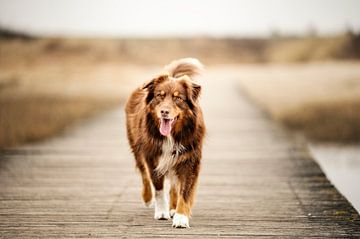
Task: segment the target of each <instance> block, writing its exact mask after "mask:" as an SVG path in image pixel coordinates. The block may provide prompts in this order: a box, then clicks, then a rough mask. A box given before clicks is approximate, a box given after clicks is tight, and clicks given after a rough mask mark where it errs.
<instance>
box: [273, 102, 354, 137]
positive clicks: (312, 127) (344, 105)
mask: <svg viewBox="0 0 360 239" xmlns="http://www.w3.org/2000/svg"><path fill="white" fill-rule="evenodd" d="M279 119H280V121H281V122H282V123H283V124H285V125H286V126H287V127H289V128H290V129H294V130H299V131H301V132H303V133H304V134H305V135H306V136H307V137H308V138H311V139H313V140H316V141H338V142H360V99H354V100H340V101H334V102H331V101H329V102H326V103H325V102H321V103H318V102H314V103H312V104H306V105H303V106H301V107H299V108H296V109H293V110H291V111H289V112H287V113H286V114H283V115H282V116H281V117H280V118H279Z"/></svg>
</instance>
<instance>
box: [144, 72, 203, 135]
mask: <svg viewBox="0 0 360 239" xmlns="http://www.w3.org/2000/svg"><path fill="white" fill-rule="evenodd" d="M144 90H147V97H146V104H147V106H148V109H149V110H150V112H151V114H152V116H153V117H154V118H156V121H157V122H158V127H159V131H160V133H161V134H162V135H163V136H169V135H170V134H171V132H172V130H175V131H179V130H181V126H182V125H183V124H184V120H186V118H188V117H189V116H191V115H193V114H194V109H195V107H197V100H198V97H199V95H200V91H201V86H200V85H198V84H197V83H195V82H193V81H192V80H191V79H190V77H188V76H186V75H184V76H181V77H179V78H173V77H171V76H169V75H161V76H159V77H157V78H155V79H153V80H152V81H150V82H149V83H147V84H146V85H145V86H144Z"/></svg>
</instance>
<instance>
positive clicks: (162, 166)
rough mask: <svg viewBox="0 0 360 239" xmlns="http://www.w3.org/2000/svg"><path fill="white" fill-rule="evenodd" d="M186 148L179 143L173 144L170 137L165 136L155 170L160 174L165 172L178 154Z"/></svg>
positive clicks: (171, 166)
mask: <svg viewBox="0 0 360 239" xmlns="http://www.w3.org/2000/svg"><path fill="white" fill-rule="evenodd" d="M185 150H186V148H185V147H184V146H183V145H181V144H175V143H174V139H173V138H172V137H167V138H166V140H165V141H164V143H163V145H162V154H161V157H160V160H159V164H158V166H157V167H156V171H157V172H158V173H159V174H160V175H165V174H167V173H168V172H169V171H170V170H171V169H172V168H173V167H174V165H175V164H176V160H177V158H178V157H179V155H180V154H181V153H182V152H184V151H185Z"/></svg>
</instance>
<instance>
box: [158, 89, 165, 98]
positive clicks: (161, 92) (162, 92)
mask: <svg viewBox="0 0 360 239" xmlns="http://www.w3.org/2000/svg"><path fill="white" fill-rule="evenodd" d="M156 97H158V98H164V97H165V91H163V90H162V91H160V92H159V93H157V95H156Z"/></svg>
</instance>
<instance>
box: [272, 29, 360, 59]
mask: <svg viewBox="0 0 360 239" xmlns="http://www.w3.org/2000/svg"><path fill="white" fill-rule="evenodd" d="M359 58H360V36H358V35H354V34H351V33H347V34H344V35H339V36H335V37H328V38H325V37H324V38H316V37H308V38H295V39H286V40H284V39H279V40H278V41H274V42H273V44H271V45H270V46H269V48H268V49H267V59H268V61H270V62H308V61H319V60H330V59H337V60H342V59H359Z"/></svg>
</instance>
